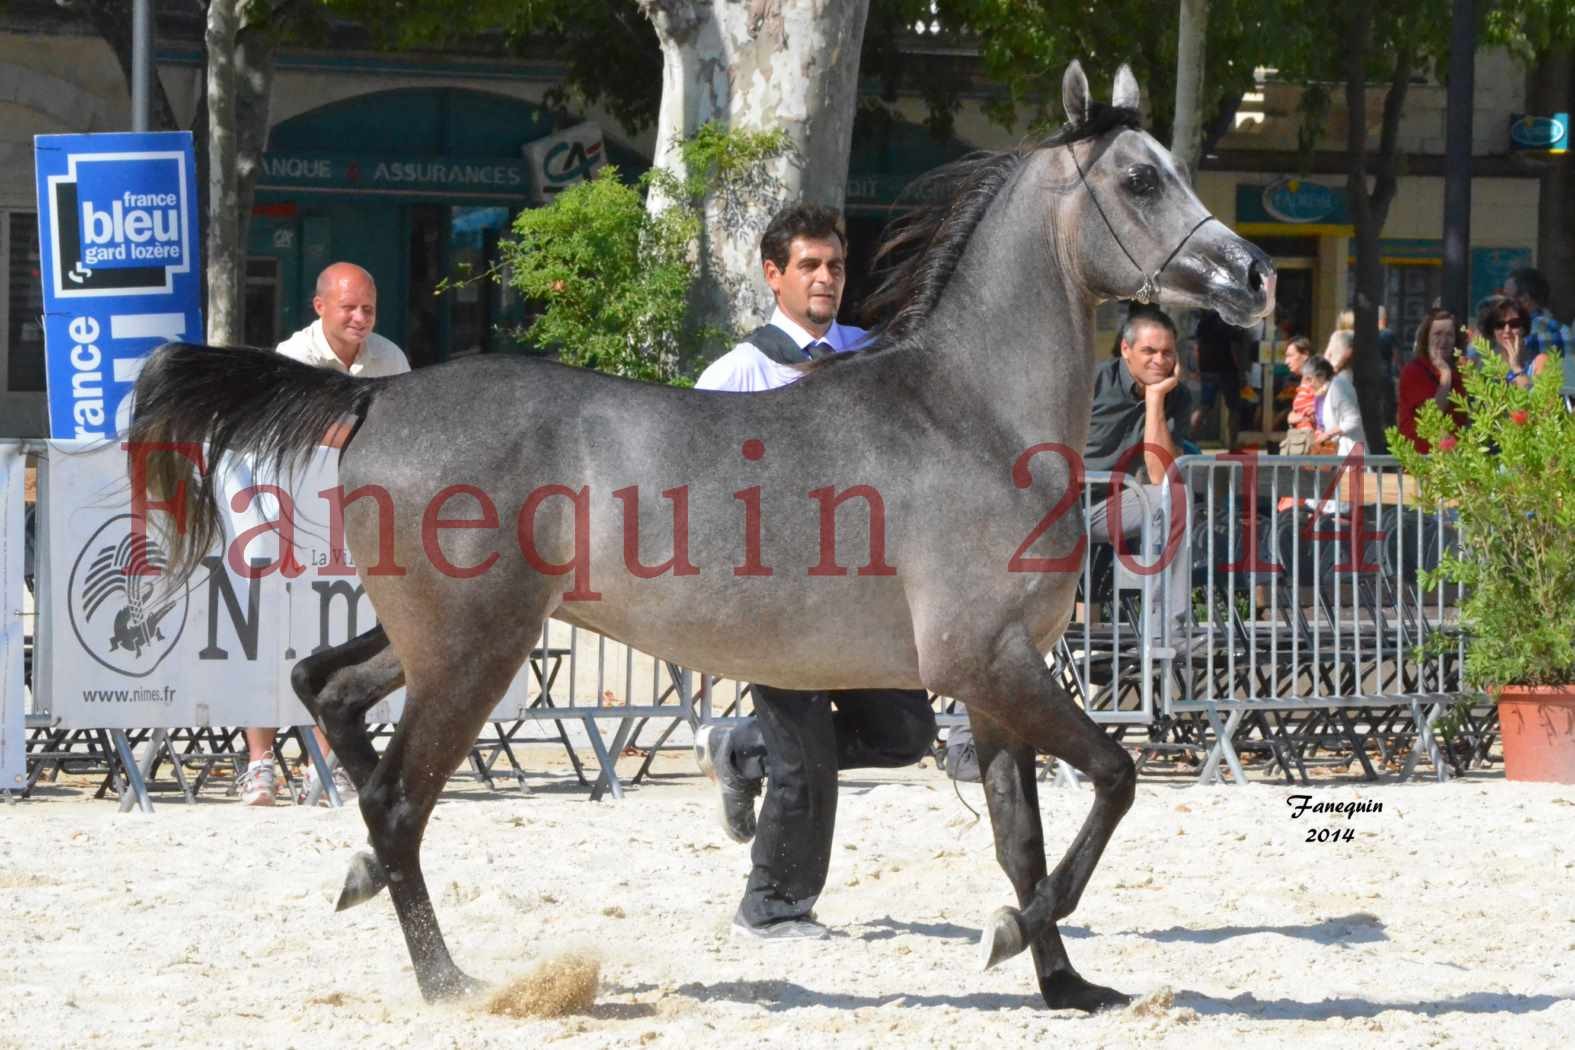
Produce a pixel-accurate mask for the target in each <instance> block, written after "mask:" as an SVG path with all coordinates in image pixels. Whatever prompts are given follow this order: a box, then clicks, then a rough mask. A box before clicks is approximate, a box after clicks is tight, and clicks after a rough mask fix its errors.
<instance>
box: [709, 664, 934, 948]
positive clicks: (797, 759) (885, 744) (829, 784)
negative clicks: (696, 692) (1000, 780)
mask: <svg viewBox="0 0 1575 1050" xmlns="http://www.w3.org/2000/svg"><path fill="white" fill-rule="evenodd" d="M754 692H755V717H754V718H753V719H752V720H751V721H749V722H746V723H744V724H743V725H742V726H740V727H739V728H738V729H737V730H736V731H735V732H736V733H737V734H738V735H737V736H735V738H734V741H735V744H734V746H735V753H736V754H738V755H740V756H741V761H740V762H739V763H738V764H739V767H740V768H739V772H740V773H742V774H744V775H745V776H748V777H752V778H753V777H758V776H760V775H761V774H762V773H764V774H765V777H766V798H765V802H764V803H762V804H761V807H760V816H759V818H758V821H757V824H758V827H757V830H756V832H755V842H754V846H753V848H752V852H751V860H752V861H753V864H754V866H753V868H752V869H751V870H750V873H749V882H748V884H747V885H746V887H745V889H744V899H743V902H742V903H740V904H739V906H738V914H739V916H740V917H741V918H742V919H743V920H744V921H745V922H746V923H748V924H749V925H751V926H765V925H769V924H770V923H774V922H782V921H785V920H788V919H800V918H803V917H804V916H806V915H808V914H809V911H810V909H811V908H813V907H814V906H815V901H816V899H818V898H819V897H820V891H821V890H822V889H824V888H825V885H826V870H827V869H828V868H829V867H830V865H831V837H832V833H833V832H834V831H835V829H836V820H837V773H838V772H839V771H840V770H844V769H869V768H881V769H892V768H896V767H899V766H908V765H912V764H913V763H915V762H917V761H918V760H919V759H921V758H923V757H924V756H925V755H926V754H928V753H929V750H930V746H931V745H932V744H933V743H934V741H935V713H934V712H933V711H932V710H931V709H930V702H929V698H928V696H926V694H925V692H924V690H922V689H848V690H840V691H837V692H832V693H804V692H796V691H793V690H787V689H773V688H771V687H769V686H760V685H757V686H755V687H754Z"/></svg>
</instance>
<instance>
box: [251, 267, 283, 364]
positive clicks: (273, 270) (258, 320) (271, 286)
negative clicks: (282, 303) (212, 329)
mask: <svg viewBox="0 0 1575 1050" xmlns="http://www.w3.org/2000/svg"><path fill="white" fill-rule="evenodd" d="M278 344H279V260H278V259H275V258H272V257H270V256H257V257H253V258H250V259H247V260H246V345H247V346H261V347H273V346H277V345H278Z"/></svg>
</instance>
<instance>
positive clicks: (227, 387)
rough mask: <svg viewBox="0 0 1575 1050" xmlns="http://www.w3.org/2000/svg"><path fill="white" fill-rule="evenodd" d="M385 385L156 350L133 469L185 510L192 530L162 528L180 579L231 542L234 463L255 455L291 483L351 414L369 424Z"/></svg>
mask: <svg viewBox="0 0 1575 1050" xmlns="http://www.w3.org/2000/svg"><path fill="white" fill-rule="evenodd" d="M383 382H384V381H383V380H380V379H353V378H351V377H350V376H347V375H344V374H342V373H340V372H335V371H331V370H327V369H320V368H312V367H311V366H309V365H303V364H301V363H300V362H298V361H293V360H291V359H290V358H288V357H285V356H284V355H283V354H277V353H274V352H272V351H269V350H255V349H252V348H250V347H210V346H193V345H189V344H186V343H166V344H165V345H163V346H161V347H159V348H158V349H157V350H156V351H154V353H153V356H152V357H150V358H148V362H147V364H146V365H144V366H143V369H142V374H141V375H140V376H139V377H138V378H137V388H136V394H135V400H134V402H133V408H132V415H131V431H130V433H129V435H128V437H127V443H128V445H127V447H128V456H127V467H128V470H129V471H130V473H131V483H132V486H133V489H135V488H136V487H137V486H138V485H141V486H142V487H143V491H144V492H145V493H146V495H147V498H148V500H149V501H150V502H154V501H171V500H173V501H174V502H175V505H176V506H178V507H180V508H181V510H179V511H177V512H176V513H177V514H178V515H181V516H183V517H184V521H182V520H180V517H177V518H175V519H173V520H172V519H170V518H168V517H164V518H163V519H162V520H155V521H154V522H153V524H154V525H156V526H159V528H158V531H159V532H160V534H161V535H162V536H163V537H164V538H165V540H166V543H167V546H168V548H169V562H168V566H169V570H170V572H171V573H173V574H174V578H175V579H181V578H184V577H185V576H187V575H188V574H190V573H191V571H192V570H193V569H195V568H196V566H197V563H198V562H199V561H200V560H201V558H202V556H203V555H204V554H206V553H207V552H208V551H209V549H211V548H212V547H213V545H214V544H215V543H216V542H217V541H218V540H219V539H220V538H221V537H222V535H223V528H222V522H221V518H220V516H219V507H218V504H217V503H216V502H215V493H214V486H215V483H216V479H218V478H219V477H222V476H223V475H222V473H221V471H222V469H223V466H224V464H225V462H226V461H227V460H229V459H231V458H232V457H234V456H246V457H249V458H250V459H251V461H252V462H253V463H254V464H255V465H256V466H257V467H258V468H259V469H260V470H264V471H271V473H272V476H273V477H275V478H280V477H284V476H285V473H286V471H289V470H293V469H295V468H296V467H299V466H300V465H301V464H303V463H304V462H305V461H306V459H307V458H308V456H309V455H310V453H311V452H312V451H313V449H315V448H316V446H317V445H318V444H319V443H320V442H321V441H322V439H323V435H324V434H325V433H326V432H327V431H328V428H329V427H330V426H331V425H332V424H334V423H336V422H339V421H340V420H342V419H343V418H344V417H345V416H347V415H354V416H356V417H357V422H359V421H360V418H361V417H364V416H365V413H366V409H367V406H368V405H369V404H371V402H372V398H373V397H374V396H375V395H376V393H377V391H378V389H379V388H380V387H381V386H382V385H383ZM199 457H201V459H202V466H201V469H200V470H199V469H198V465H197V463H196V462H194V460H196V459H197V458H199ZM139 474H141V475H142V476H140V477H139V476H138V475H139Z"/></svg>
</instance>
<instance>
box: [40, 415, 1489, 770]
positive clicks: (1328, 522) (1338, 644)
mask: <svg viewBox="0 0 1575 1050" xmlns="http://www.w3.org/2000/svg"><path fill="white" fill-rule="evenodd" d="M21 447H23V448H24V449H25V450H26V451H27V452H30V453H33V454H35V455H43V454H45V453H46V452H47V446H45V445H43V444H42V443H39V442H30V443H24V445H23V446H21ZM1176 466H1177V470H1178V471H1179V472H1180V477H1181V479H1182V481H1183V482H1184V485H1183V486H1182V488H1181V490H1180V491H1183V492H1184V493H1185V499H1184V500H1183V501H1181V503H1180V505H1175V506H1173V505H1171V501H1170V499H1169V498H1168V497H1169V494H1170V492H1173V491H1175V490H1169V489H1162V490H1155V489H1151V488H1150V487H1147V486H1144V485H1142V484H1140V483H1139V482H1138V481H1137V480H1135V479H1134V478H1133V477H1131V476H1126V477H1123V478H1121V479H1120V481H1119V484H1117V483H1116V482H1115V481H1114V479H1113V478H1112V475H1110V474H1108V473H1099V472H1091V473H1089V474H1088V475H1087V476H1086V479H1085V487H1084V492H1083V500H1082V507H1083V512H1084V515H1085V521H1086V520H1087V519H1088V518H1091V517H1092V516H1093V514H1094V511H1095V508H1096V507H1097V506H1098V505H1099V504H1100V503H1103V502H1107V501H1110V500H1112V499H1114V498H1115V495H1116V493H1117V491H1121V492H1125V493H1128V494H1129V496H1130V498H1131V499H1132V500H1133V501H1134V502H1135V504H1136V506H1137V507H1138V514H1139V517H1140V519H1141V522H1140V525H1139V527H1138V531H1137V534H1136V535H1135V536H1134V537H1133V539H1132V540H1131V541H1127V542H1121V541H1118V542H1117V543H1115V544H1110V543H1094V542H1090V543H1088V544H1086V545H1085V547H1084V550H1083V557H1082V561H1081V568H1080V573H1079V579H1078V583H1077V598H1076V602H1077V604H1076V610H1075V614H1074V616H1073V618H1072V621H1071V623H1070V624H1069V626H1068V627H1067V629H1066V631H1065V633H1064V634H1063V636H1062V638H1061V639H1060V640H1059V642H1058V643H1057V645H1056V646H1055V648H1054V650H1053V651H1052V652H1051V653H1050V654H1049V655H1048V656H1047V658H1046V660H1047V664H1048V665H1049V666H1050V667H1051V668H1052V670H1053V671H1054V673H1056V674H1057V675H1058V676H1059V677H1060V680H1061V681H1062V683H1063V684H1064V685H1065V686H1066V688H1067V689H1068V691H1069V692H1070V693H1071V694H1072V695H1073V696H1074V697H1075V698H1076V699H1078V701H1079V702H1080V703H1082V705H1083V706H1084V708H1085V710H1086V711H1087V712H1088V714H1089V716H1090V717H1091V718H1092V719H1094V720H1095V721H1096V722H1099V723H1101V724H1103V725H1106V726H1109V727H1110V729H1111V731H1112V732H1113V733H1116V734H1120V733H1122V732H1125V731H1128V730H1134V731H1137V730H1141V731H1145V732H1146V733H1147V735H1148V739H1147V741H1146V742H1145V743H1144V745H1143V746H1144V747H1145V748H1146V749H1148V750H1150V751H1153V752H1156V753H1157V752H1158V751H1161V750H1163V749H1165V748H1167V747H1172V748H1178V749H1191V750H1193V751H1199V752H1205V753H1206V755H1207V757H1206V760H1205V761H1204V764H1203V776H1204V778H1205V779H1213V778H1216V777H1218V776H1219V773H1220V767H1221V765H1223V766H1225V767H1226V768H1228V769H1229V770H1230V771H1231V774H1232V775H1233V777H1234V778H1235V779H1237V780H1241V779H1243V778H1244V773H1243V769H1242V765H1241V757H1240V753H1241V752H1242V751H1245V750H1248V749H1253V750H1257V751H1266V752H1268V754H1269V757H1270V761H1271V762H1272V763H1277V764H1278V765H1279V766H1281V767H1282V769H1283V771H1284V773H1285V774H1286V775H1287V776H1290V775H1291V774H1292V772H1293V770H1294V771H1295V772H1297V773H1300V774H1302V775H1305V767H1306V763H1307V761H1308V759H1309V755H1311V754H1314V753H1317V752H1319V751H1320V750H1338V751H1340V752H1341V755H1342V757H1343V759H1344V760H1345V761H1356V762H1359V763H1361V765H1362V766H1363V768H1364V770H1365V771H1366V772H1367V773H1368V774H1369V775H1377V774H1376V770H1375V769H1374V767H1373V766H1372V764H1371V762H1370V760H1369V757H1368V751H1369V750H1370V749H1376V751H1377V752H1378V755H1379V757H1380V759H1381V760H1388V761H1390V762H1391V763H1393V764H1397V765H1398V766H1399V769H1400V771H1401V772H1402V773H1403V774H1405V775H1409V774H1411V773H1412V772H1414V770H1415V767H1416V765H1417V763H1418V762H1419V760H1420V759H1422V758H1424V757H1426V758H1428V759H1430V760H1431V761H1432V763H1433V765H1434V768H1435V770H1436V771H1437V773H1438V775H1439V776H1440V777H1442V776H1443V775H1444V772H1445V770H1446V767H1447V766H1448V765H1449V763H1450V762H1451V761H1456V759H1455V757H1454V756H1453V755H1452V754H1448V753H1446V752H1445V749H1443V748H1441V747H1440V744H1439V742H1438V741H1437V740H1436V739H1435V738H1434V735H1433V733H1432V726H1433V723H1434V722H1435V721H1436V720H1437V719H1438V717H1439V716H1440V715H1441V714H1442V712H1443V711H1444V709H1445V707H1446V706H1448V705H1450V704H1452V703H1454V702H1455V701H1457V700H1459V699H1460V698H1461V697H1463V696H1471V695H1472V694H1470V692H1469V691H1468V690H1465V689H1464V687H1463V686H1462V683H1461V678H1460V673H1461V666H1462V662H1463V661H1462V655H1463V644H1464V642H1463V637H1462V633H1461V630H1460V626H1459V622H1458V614H1457V610H1456V607H1455V606H1456V602H1455V596H1454V595H1453V594H1452V593H1451V591H1450V589H1449V588H1448V587H1445V586H1442V585H1440V586H1436V587H1433V588H1431V589H1424V587H1423V585H1422V580H1421V573H1422V572H1423V571H1425V570H1427V569H1429V568H1433V567H1435V566H1436V565H1437V564H1438V562H1439V560H1440V558H1441V557H1442V556H1443V555H1444V554H1445V553H1446V552H1447V551H1449V550H1452V549H1453V548H1454V545H1455V542H1456V540H1455V529H1454V525H1453V522H1452V519H1451V515H1450V512H1449V511H1448V510H1447V509H1445V508H1428V507H1423V506H1421V505H1420V504H1419V500H1418V497H1417V494H1416V491H1415V488H1414V485H1413V484H1412V483H1411V482H1410V481H1409V479H1407V478H1406V477H1405V476H1404V475H1403V474H1402V472H1401V471H1400V468H1399V465H1398V463H1397V462H1396V461H1395V460H1393V459H1390V458H1387V457H1368V458H1366V459H1365V460H1355V459H1350V460H1348V459H1340V458H1336V457H1277V456H1276V457H1254V456H1223V455H1222V456H1190V457H1185V458H1183V459H1182V460H1180V461H1179V462H1178V463H1177V465H1176ZM1156 491H1163V492H1165V493H1166V495H1165V496H1163V497H1156V494H1155V493H1156ZM40 498H41V499H47V498H48V495H47V488H46V491H45V492H44V493H43V494H41V497H40ZM1156 499H1158V502H1156ZM1177 515H1179V516H1180V519H1181V520H1180V522H1179V525H1178V524H1175V519H1176V516H1177ZM38 531H39V537H38V538H39V543H40V545H41V546H42V547H45V548H47V540H48V537H47V529H46V528H45V526H44V519H43V518H42V517H40V519H39V526H38ZM1173 534H1174V535H1173ZM1178 535H1179V549H1177V550H1172V551H1168V552H1167V545H1168V544H1170V543H1171V542H1172V541H1173V540H1174V539H1175V538H1176V536H1178ZM1167 554H1168V555H1169V556H1171V557H1180V558H1182V559H1185V561H1186V570H1185V572H1184V573H1183V574H1182V576H1181V578H1182V579H1185V580H1186V581H1187V582H1188V583H1189V584H1190V594H1189V597H1190V599H1191V601H1190V604H1189V607H1188V611H1187V613H1186V615H1185V618H1184V622H1183V623H1181V624H1180V625H1178V624H1177V623H1175V622H1174V621H1173V619H1172V616H1171V615H1170V614H1169V612H1168V610H1169V609H1170V608H1171V606H1172V601H1171V595H1170V593H1169V592H1170V589H1171V587H1172V579H1173V577H1172V574H1170V573H1168V572H1167V571H1165V567H1164V566H1165V560H1166V557H1167ZM38 571H39V573H40V574H41V575H42V574H44V573H47V572H48V557H47V551H41V555H40V560H39V570H38ZM37 590H38V593H39V596H40V601H41V603H42V602H44V601H47V598H46V594H47V592H48V588H47V587H44V586H39V587H38V588H37ZM40 611H41V612H45V611H46V610H43V609H41V610H40ZM45 622H46V617H45V616H43V615H40V616H39V617H38V623H39V624H40V625H42V624H44V623H45ZM30 633H31V634H37V633H39V632H36V631H35V632H30ZM524 675H528V676H529V677H528V678H527V677H524ZM748 690H749V686H748V684H747V683H743V682H738V681H733V680H730V679H722V678H718V677H716V676H711V675H706V674H701V673H699V672H695V671H692V670H689V669H686V668H682V667H679V666H677V665H676V664H673V663H671V662H669V661H665V660H661V659H658V658H655V657H651V656H649V655H646V654H643V653H640V652H637V651H635V650H632V649H630V648H629V647H627V646H624V645H622V644H621V643H618V642H615V641H612V640H610V639H607V638H603V637H601V636H598V635H595V634H593V633H592V632H589V631H583V630H580V629H578V628H575V627H571V626H569V625H567V624H563V623H559V622H556V621H553V622H550V623H549V624H548V625H547V626H545V627H544V628H543V631H542V635H541V638H540V641H539V644H538V646H537V647H536V648H535V650H534V651H533V652H532V654H531V657H530V660H529V662H528V668H527V671H526V672H522V679H521V682H520V683H518V688H511V690H510V693H509V694H508V696H506V697H505V700H504V701H503V702H502V703H500V705H499V706H498V708H497V709H495V710H494V712H493V715H492V719H491V723H492V727H493V735H491V736H483V738H481V739H479V740H478V741H477V746H476V749H475V750H474V751H473V752H472V757H471V761H472V765H473V766H474V767H475V770H476V772H477V773H478V774H479V775H481V776H483V777H486V778H487V779H488V781H489V783H490V782H491V780H492V777H493V776H494V775H508V773H509V772H512V775H514V776H516V777H517V778H519V779H520V781H521V782H522V783H523V775H524V774H523V768H522V766H521V764H520V763H519V761H518V759H517V757H516V755H515V754H514V752H513V747H514V745H517V744H521V743H529V742H540V741H549V742H556V743H559V744H561V745H562V746H563V747H564V748H565V749H566V751H567V753H568V755H569V758H570V761H571V763H572V764H573V766H574V769H575V773H576V774H577V775H579V776H580V778H581V780H582V781H583V782H585V783H587V784H589V785H590V786H591V787H592V793H593V797H599V796H600V795H601V794H602V793H604V792H611V793H612V794H613V795H614V796H615V797H616V796H618V795H619V794H620V793H621V786H622V784H621V781H620V778H619V776H618V774H617V772H616V769H615V766H616V763H617V761H618V759H619V757H620V756H621V755H622V754H623V753H624V752H625V749H627V748H634V749H637V752H638V753H637V757H639V758H640V759H641V760H642V761H641V765H640V766H639V770H638V772H637V773H636V774H635V776H634V778H635V779H636V780H638V779H640V778H641V777H643V776H645V775H646V774H647V773H648V772H649V770H650V769H651V763H652V761H653V759H654V758H655V756H656V755H657V753H658V752H660V751H662V750H670V749H677V748H685V747H687V746H688V744H689V741H688V740H687V739H686V738H685V736H684V735H683V733H682V732H681V730H682V729H684V728H688V729H690V730H693V729H694V728H697V727H698V726H699V725H700V724H701V723H703V722H713V721H721V720H727V719H734V718H737V717H738V716H740V715H741V714H742V713H743V706H744V702H745V701H746V700H747V699H748ZM932 700H933V701H934V703H935V704H936V705H937V707H938V721H939V723H940V724H941V726H942V727H943V728H945V727H949V726H953V725H956V724H958V723H959V722H961V721H962V720H963V719H964V718H965V717H966V715H965V713H963V712H962V711H961V710H960V709H959V708H957V705H956V704H955V703H954V702H953V701H952V699H951V698H947V697H940V696H936V697H932ZM48 703H49V698H48V696H47V683H45V688H44V690H43V691H42V692H41V693H40V694H39V695H38V696H37V697H35V698H34V700H33V704H34V707H33V708H32V709H30V712H29V713H30V714H31V715H33V716H34V718H36V719H43V720H45V721H47V720H48V718H49V715H48V710H49V708H48ZM396 708H397V703H396V704H387V703H385V704H384V705H379V708H378V709H374V714H373V716H372V718H373V720H374V721H394V720H397V715H398V712H397V710H396ZM1484 709H1485V707H1484ZM1492 717H1493V716H1492V715H1491V714H1480V717H1478V718H1476V719H1475V720H1474V721H1473V720H1472V719H1468V720H1467V728H1468V730H1469V731H1470V732H1471V733H1473V734H1475V735H1474V736H1473V737H1472V738H1471V739H1470V740H1468V741H1467V743H1468V744H1469V745H1470V754H1471V755H1474V756H1480V755H1482V754H1485V751H1486V746H1485V744H1484V741H1485V740H1487V739H1488V738H1489V737H1490V736H1491V734H1492V732H1493V728H1494V727H1493V726H1492V724H1491V719H1492ZM607 720H612V721H613V722H614V723H615V726H614V728H613V731H612V733H611V735H610V739H609V738H608V737H606V736H604V735H603V732H602V730H601V729H599V728H598V723H599V722H605V721H607ZM543 721H546V722H551V723H553V726H554V729H555V731H556V735H555V736H548V737H546V738H541V737H536V738H530V737H524V736H521V735H520V732H521V728H522V727H523V726H525V725H527V724H530V723H539V722H543ZM35 728H36V727H35ZM169 728H170V729H171V730H172V731H177V730H179V729H180V728H181V727H173V726H172V727H169ZM647 732H650V733H651V734H653V737H654V739H653V740H651V741H650V742H648V743H645V744H643V745H642V742H641V736H642V734H644V733H647ZM675 733H677V734H678V735H677V738H676V740H675V738H674V735H675ZM582 745H588V746H589V747H590V749H591V750H592V751H593V752H594V754H595V758H596V762H597V766H598V767H599V768H598V771H597V775H596V779H595V780H594V781H591V780H589V779H588V778H587V777H586V775H585V770H584V768H583V766H582V763H581V761H580V759H579V758H578V756H577V755H576V753H575V752H576V748H577V747H579V746H582ZM125 757H126V756H122V758H125ZM172 757H173V756H172ZM504 759H506V761H507V763H508V766H509V770H508V771H500V769H499V768H498V767H497V763H498V762H499V761H500V760H504ZM1467 760H1469V758H1468V759H1467ZM1457 764H1458V763H1457Z"/></svg>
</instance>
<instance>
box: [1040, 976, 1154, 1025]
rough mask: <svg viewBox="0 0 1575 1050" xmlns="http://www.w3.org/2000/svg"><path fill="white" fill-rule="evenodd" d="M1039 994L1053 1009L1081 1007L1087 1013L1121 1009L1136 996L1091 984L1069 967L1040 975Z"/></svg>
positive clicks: (1075, 1008)
mask: <svg viewBox="0 0 1575 1050" xmlns="http://www.w3.org/2000/svg"><path fill="white" fill-rule="evenodd" d="M1039 994H1040V995H1042V996H1044V1000H1045V1005H1046V1006H1048V1007H1049V1008H1050V1009H1052V1010H1081V1011H1083V1012H1084V1013H1087V1014H1097V1013H1099V1012H1100V1011H1102V1010H1115V1009H1119V1008H1121V1007H1123V1006H1126V1005H1127V1004H1128V1003H1130V1002H1131V1001H1132V996H1130V995H1127V994H1126V993H1124V992H1118V991H1116V990H1115V989H1114V988H1106V987H1104V986H1103V985H1098V984H1091V983H1089V982H1088V981H1085V980H1083V978H1082V977H1080V976H1078V975H1077V974H1076V973H1073V972H1071V971H1066V970H1063V971H1062V972H1060V973H1055V974H1051V975H1050V976H1049V977H1041V978H1039Z"/></svg>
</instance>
